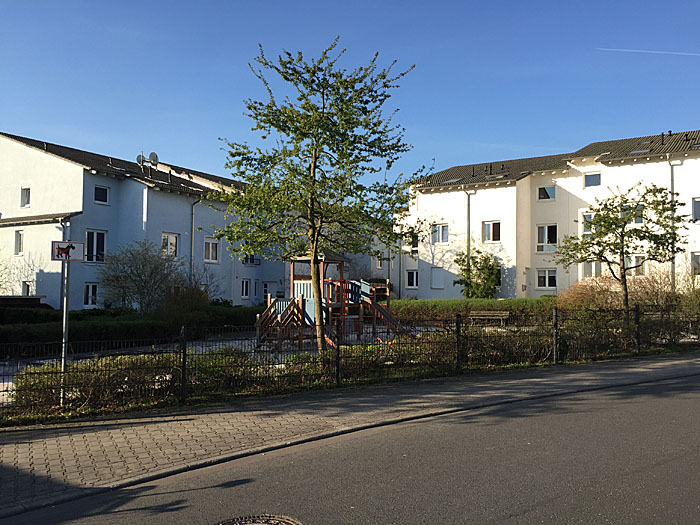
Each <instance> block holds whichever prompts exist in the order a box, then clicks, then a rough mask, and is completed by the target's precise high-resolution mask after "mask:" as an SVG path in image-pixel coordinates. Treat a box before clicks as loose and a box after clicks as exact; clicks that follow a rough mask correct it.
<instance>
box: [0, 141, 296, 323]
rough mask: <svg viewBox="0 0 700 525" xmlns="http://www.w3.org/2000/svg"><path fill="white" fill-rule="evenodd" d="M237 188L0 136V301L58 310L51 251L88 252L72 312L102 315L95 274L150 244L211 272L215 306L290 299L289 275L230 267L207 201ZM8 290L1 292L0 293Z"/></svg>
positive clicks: (274, 268)
mask: <svg viewBox="0 0 700 525" xmlns="http://www.w3.org/2000/svg"><path fill="white" fill-rule="evenodd" d="M222 185H223V187H224V188H228V189H235V188H237V187H238V188H240V186H239V184H238V183H236V182H234V181H233V180H231V179H225V178H222V177H217V176H215V175H209V174H206V173H202V172H198V171H195V170H189V169H186V168H182V167H179V166H172V165H166V164H164V163H162V162H159V161H158V160H157V158H156V157H153V159H152V160H151V161H149V160H148V159H145V160H144V161H143V162H140V163H136V162H128V161H125V160H121V159H116V158H112V157H108V156H105V155H99V154H96V153H90V152H87V151H81V150H77V149H73V148H69V147H65V146H59V145H56V144H51V143H47V142H43V141H38V140H33V139H29V138H25V137H18V136H15V135H10V134H7V133H0V262H2V261H4V262H5V263H7V265H9V267H10V268H11V272H10V275H11V282H10V283H9V287H8V289H6V290H3V292H2V294H3V295H38V296H43V298H44V299H43V302H45V303H47V304H49V305H51V306H53V307H54V308H59V307H60V306H61V304H60V300H61V265H62V263H61V262H59V261H51V242H52V241H60V240H70V241H73V242H83V243H85V255H86V259H85V262H71V263H69V264H71V272H70V293H69V298H70V305H69V308H70V309H80V308H94V307H97V306H103V301H102V294H101V287H100V282H99V268H100V266H101V265H102V264H103V262H104V256H105V253H106V252H110V251H115V250H116V249H117V248H118V247H119V246H122V245H125V244H127V243H130V242H133V241H150V242H153V243H155V244H156V245H157V246H162V247H163V249H164V250H168V251H169V252H171V253H174V254H176V255H177V256H178V257H179V258H180V259H181V260H182V263H183V266H184V267H185V268H186V269H188V270H194V271H195V272H199V273H202V272H205V273H207V274H208V275H209V279H210V280H212V282H213V284H215V285H216V286H215V288H218V294H217V296H218V297H220V298H222V299H227V300H230V301H232V303H233V304H239V305H253V304H258V303H260V302H262V301H263V300H264V297H265V294H266V293H270V294H272V295H275V294H277V293H284V290H285V289H286V288H285V285H284V278H285V276H284V265H283V264H282V263H273V262H269V261H266V260H264V259H262V258H261V257H249V258H246V259H245V260H244V261H239V260H238V259H236V260H234V259H232V258H231V257H230V255H229V253H228V251H227V249H226V243H225V242H224V241H217V240H216V239H215V238H214V236H213V233H214V231H213V227H221V226H223V225H224V214H223V212H222V211H221V210H219V209H216V208H213V207H211V206H210V204H212V203H210V202H207V200H206V196H207V194H208V193H209V192H210V191H211V190H214V189H218V188H220V187H221V186H222ZM1 284H2V283H0V285H1Z"/></svg>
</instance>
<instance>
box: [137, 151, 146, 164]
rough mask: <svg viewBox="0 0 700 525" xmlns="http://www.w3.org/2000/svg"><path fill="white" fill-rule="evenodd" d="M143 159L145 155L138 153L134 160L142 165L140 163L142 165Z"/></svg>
mask: <svg viewBox="0 0 700 525" xmlns="http://www.w3.org/2000/svg"><path fill="white" fill-rule="evenodd" d="M144 160H146V157H144V156H143V155H141V154H140V153H139V156H138V157H136V162H138V164H139V166H142V165H143V161H144Z"/></svg>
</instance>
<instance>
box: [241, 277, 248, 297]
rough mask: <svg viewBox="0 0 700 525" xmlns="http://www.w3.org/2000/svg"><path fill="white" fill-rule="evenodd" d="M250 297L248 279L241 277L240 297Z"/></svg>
mask: <svg viewBox="0 0 700 525" xmlns="http://www.w3.org/2000/svg"><path fill="white" fill-rule="evenodd" d="M249 297H250V279H241V299H248V298H249Z"/></svg>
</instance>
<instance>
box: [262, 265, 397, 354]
mask: <svg viewBox="0 0 700 525" xmlns="http://www.w3.org/2000/svg"><path fill="white" fill-rule="evenodd" d="M346 262H348V260H347V259H345V258H344V257H342V256H339V255H325V256H324V257H323V258H322V260H321V262H320V273H321V276H322V283H321V295H322V299H321V301H322V312H323V319H322V320H321V321H320V322H321V323H323V324H324V325H325V327H326V329H325V333H326V343H327V344H328V345H329V346H330V347H332V348H335V347H336V346H337V345H338V341H339V340H342V341H344V342H347V343H362V342H371V341H374V340H376V339H377V337H378V336H381V337H386V335H387V334H394V335H395V334H397V333H398V331H399V327H398V323H397V322H396V321H395V320H394V318H393V317H392V316H391V314H390V313H389V300H390V299H389V283H388V282H383V283H369V282H366V281H362V280H360V281H355V280H346V279H345V278H344V275H345V263H346ZM304 266H310V260H309V259H308V258H306V259H304V258H299V259H297V260H295V261H293V262H292V263H291V268H290V290H289V298H288V299H280V298H273V297H271V296H270V295H268V296H267V308H266V309H265V311H264V312H263V313H262V314H260V315H259V316H258V319H257V321H256V323H255V330H256V336H257V340H258V344H271V345H276V346H278V347H281V346H282V345H283V343H287V344H289V343H290V342H293V343H295V344H296V346H298V348H299V349H301V348H303V346H304V343H305V342H312V341H314V339H315V337H316V332H315V324H316V315H315V308H314V298H313V290H312V286H311V276H310V275H304V274H297V273H295V270H297V269H299V268H300V267H304ZM331 266H336V267H337V269H338V274H339V276H338V278H337V279H331V278H327V277H326V275H327V273H328V269H329V268H330V267H331ZM384 298H386V307H385V306H384V305H382V304H380V303H379V300H381V299H384Z"/></svg>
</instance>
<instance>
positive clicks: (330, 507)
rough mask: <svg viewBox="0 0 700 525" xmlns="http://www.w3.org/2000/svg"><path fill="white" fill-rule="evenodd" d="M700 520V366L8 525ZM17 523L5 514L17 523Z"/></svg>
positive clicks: (241, 463) (382, 431)
mask: <svg viewBox="0 0 700 525" xmlns="http://www.w3.org/2000/svg"><path fill="white" fill-rule="evenodd" d="M260 513H272V514H284V515H287V516H291V517H293V518H295V519H297V520H299V521H301V522H302V523H303V524H304V525H311V524H344V523H348V524H356V523H357V524H359V523H369V524H391V523H397V524H398V523H402V524H403V523H430V524H433V523H447V524H454V523H473V522H476V523H542V522H544V523H609V522H612V523H698V522H700V377H698V376H695V377H691V378H684V379H676V380H668V381H662V382H657V383H650V384H645V385H637V386H632V387H618V388H612V389H606V390H599V391H595V392H587V393H583V394H574V395H563V396H557V397H551V398H545V399H539V400H526V401H519V402H515V403H512V404H509V405H503V406H498V407H492V408H489V409H481V410H467V411H464V412H460V413H456V414H451V415H448V416H441V417H434V418H429V419H424V420H420V421H417V422H412V423H403V424H397V425H391V426H387V427H381V428H377V429H372V430H366V431H361V432H356V433H353V434H348V435H344V436H339V437H334V438H329V439H325V440H321V441H318V442H314V443H308V444H305V445H300V446H295V447H291V448H287V449H282V450H279V451H275V452H271V453H268V454H264V455H258V456H252V457H249V458H244V459H240V460H236V461H232V462H229V463H225V464H221V465H217V466H214V467H209V468H206V469H201V470H196V471H192V472H188V473H185V474H180V475H176V476H172V477H170V478H166V479H162V480H158V481H154V482H151V483H146V484H143V485H138V486H134V487H131V488H127V489H122V490H118V491H114V492H110V493H107V494H102V495H99V496H95V497H91V498H84V499H81V500H77V501H74V502H70V503H66V504H63V505H60V506H57V507H54V508H48V509H42V510H38V511H34V512H30V513H26V514H22V515H19V516H15V517H14V518H8V519H7V520H6V522H7V523H119V524H125V523H127V524H128V523H148V524H149V525H155V524H159V523H168V524H171V523H217V522H219V521H222V520H225V519H230V518H234V517H238V516H245V515H252V514H260ZM3 523H5V522H3Z"/></svg>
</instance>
